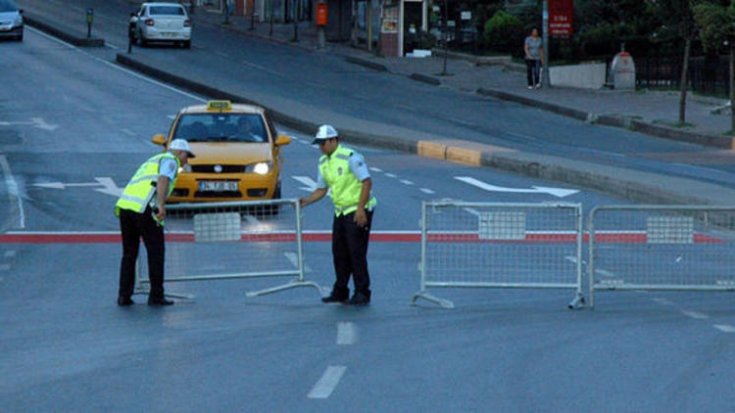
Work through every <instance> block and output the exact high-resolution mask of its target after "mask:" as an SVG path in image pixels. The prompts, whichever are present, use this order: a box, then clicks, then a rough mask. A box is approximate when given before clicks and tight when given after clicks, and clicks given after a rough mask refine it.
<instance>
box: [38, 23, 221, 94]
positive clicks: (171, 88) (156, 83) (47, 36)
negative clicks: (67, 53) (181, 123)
mask: <svg viewBox="0 0 735 413" xmlns="http://www.w3.org/2000/svg"><path fill="white" fill-rule="evenodd" d="M27 28H28V29H30V30H31V31H33V32H35V33H37V34H39V35H41V36H43V37H45V38H47V39H49V40H51V41H54V42H56V43H59V44H62V45H64V46H66V47H68V48H70V49H74V50H75V51H77V52H79V53H81V54H83V55H85V56H87V57H89V58H91V59H94V60H96V61H98V62H100V63H103V64H105V65H107V66H109V67H111V68H113V69H116V70H119V71H121V72H123V73H127V74H128V75H130V76H133V77H136V78H138V79H141V80H144V81H146V82H148V83H152V84H154V85H157V86H160V87H162V88H164V89H168V90H170V91H172V92H176V93H178V94H180V95H183V96H186V97H188V98H191V99H194V100H195V101H197V102H202V103H204V102H206V101H207V99H202V98H200V97H199V96H195V95H192V94H191V93H187V92H184V91H183V90H181V89H177V88H175V87H172V86H169V85H167V84H165V83H161V82H159V81H156V80H153V79H151V78H149V77H145V76H143V75H141V74H138V73H136V72H133V71H132V70H129V69H126V68H124V67H122V66H119V65H117V64H116V63H113V62H108V61H107V60H104V59H101V58H99V57H96V56H93V55H91V54H89V53H88V52H85V51H84V50H82V49H80V48H78V47H76V46H74V45H72V44H69V43H67V42H65V41H63V40H59V39H57V38H55V37H53V36H50V35H47V34H46V33H44V32H42V31H40V30H36V29H33V28H31V27H30V26H27Z"/></svg>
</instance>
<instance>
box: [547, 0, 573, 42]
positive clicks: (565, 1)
mask: <svg viewBox="0 0 735 413" xmlns="http://www.w3.org/2000/svg"><path fill="white" fill-rule="evenodd" d="M548 1H549V34H550V35H551V36H552V37H570V36H571V35H572V34H573V33H574V27H573V26H574V25H573V22H574V1H573V0H548Z"/></svg>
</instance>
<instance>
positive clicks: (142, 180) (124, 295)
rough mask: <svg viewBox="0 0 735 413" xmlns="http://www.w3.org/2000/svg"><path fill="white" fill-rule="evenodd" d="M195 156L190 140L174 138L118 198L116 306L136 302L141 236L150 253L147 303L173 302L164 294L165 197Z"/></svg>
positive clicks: (134, 177)
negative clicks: (119, 243)
mask: <svg viewBox="0 0 735 413" xmlns="http://www.w3.org/2000/svg"><path fill="white" fill-rule="evenodd" d="M193 157H194V154H193V153H192V152H191V148H190V147H189V143H188V142H187V141H185V140H184V139H174V140H172V141H171V143H170V144H169V146H168V151H167V152H164V153H161V154H158V155H155V156H153V157H151V158H150V159H148V160H147V161H145V162H144V163H143V164H142V165H141V166H140V167H139V168H138V170H137V171H136V172H135V175H133V177H132V178H131V179H130V182H128V184H127V186H125V189H124V190H123V193H122V195H121V196H120V199H118V200H117V203H116V204H115V215H117V216H118V217H119V218H120V231H121V232H122V246H123V256H122V261H121V263H120V289H119V290H118V295H117V305H119V306H122V307H124V306H129V305H132V304H134V303H133V300H132V298H131V296H132V295H133V289H134V288H135V262H136V261H137V260H138V250H139V248H140V238H141V237H142V238H143V242H144V243H145V249H146V251H147V253H148V273H149V278H150V282H151V289H150V292H149V293H148V305H150V306H162V305H172V304H173V303H174V302H173V301H171V300H167V299H166V297H165V296H164V295H163V267H164V258H165V242H164V236H163V222H164V221H163V220H164V219H165V218H166V199H167V198H168V196H169V195H171V192H173V190H174V187H175V186H176V178H177V176H178V173H179V168H180V167H182V166H183V165H186V162H187V161H188V159H189V158H193Z"/></svg>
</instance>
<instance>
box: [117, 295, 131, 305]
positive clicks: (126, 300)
mask: <svg viewBox="0 0 735 413" xmlns="http://www.w3.org/2000/svg"><path fill="white" fill-rule="evenodd" d="M133 304H135V301H133V299H132V298H130V297H117V305H119V306H120V307H127V306H129V305H133Z"/></svg>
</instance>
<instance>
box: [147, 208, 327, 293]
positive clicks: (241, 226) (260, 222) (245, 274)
mask: <svg viewBox="0 0 735 413" xmlns="http://www.w3.org/2000/svg"><path fill="white" fill-rule="evenodd" d="M300 217H301V213H300V206H299V202H298V200H297V199H282V200H272V201H253V202H220V203H196V204H193V203H192V204H174V205H167V206H166V220H165V236H166V263H165V283H172V282H186V281H208V280H229V279H239V278H245V279H248V278H263V277H282V276H293V277H294V278H293V279H292V280H291V281H289V282H288V283H286V284H282V285H277V286H274V287H271V288H267V289H264V290H260V291H253V292H248V293H247V296H248V297H253V296H258V295H263V294H270V293H275V292H278V291H282V290H286V289H290V288H296V287H314V288H316V289H317V291H319V292H320V294H321V288H320V287H319V285H318V284H317V283H315V282H313V281H307V280H306V279H305V278H304V253H303V233H302V229H301V218H300ZM140 251H141V252H140V256H139V259H138V277H137V278H136V279H137V280H138V288H137V289H136V292H138V293H143V292H147V290H146V288H145V286H144V285H143V284H149V280H148V265H147V257H146V254H145V248H143V246H142V245H141V249H140ZM166 295H170V296H173V297H176V296H178V297H182V298H190V297H191V296H190V295H176V294H169V293H168V292H167V293H166Z"/></svg>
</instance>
